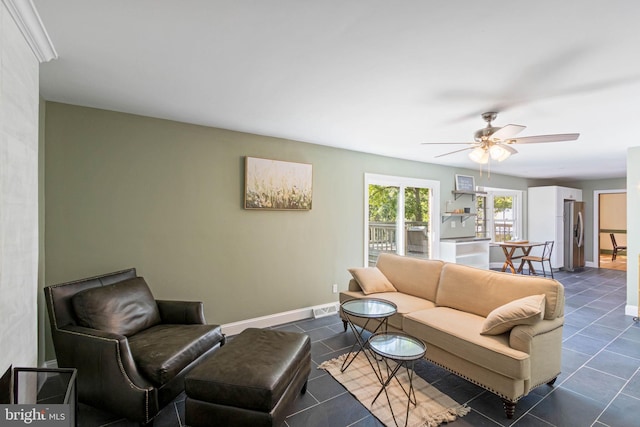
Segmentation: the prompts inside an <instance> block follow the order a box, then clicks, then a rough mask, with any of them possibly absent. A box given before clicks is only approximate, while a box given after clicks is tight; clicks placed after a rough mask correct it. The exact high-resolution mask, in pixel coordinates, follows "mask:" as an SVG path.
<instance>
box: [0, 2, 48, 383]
mask: <svg viewBox="0 0 640 427" xmlns="http://www.w3.org/2000/svg"><path fill="white" fill-rule="evenodd" d="M38 66H39V62H38V60H37V58H36V56H35V55H34V53H33V51H32V50H31V48H30V47H29V45H28V44H27V42H26V41H25V38H24V37H23V35H22V33H21V31H20V30H19V29H18V27H17V26H16V24H15V22H14V20H13V18H12V17H11V15H10V13H9V11H8V9H7V8H6V6H5V3H4V2H3V3H0V343H2V344H1V347H2V350H1V351H0V372H5V371H6V370H7V368H8V367H9V366H10V365H13V366H14V367H15V366H35V365H36V363H37V355H38V348H37V344H38V343H37V295H36V293H37V289H38V286H37V280H38V101H39V95H38Z"/></svg>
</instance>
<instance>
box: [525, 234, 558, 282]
mask: <svg viewBox="0 0 640 427" xmlns="http://www.w3.org/2000/svg"><path fill="white" fill-rule="evenodd" d="M553 243H554V242H553V240H547V241H546V242H544V248H543V249H542V255H540V256H535V255H527V256H523V257H522V258H521V262H523V263H525V262H526V263H527V264H529V274H531V273H533V274H534V275H535V274H536V271H535V270H534V269H533V266H532V264H531V263H532V262H539V263H540V265H542V274H543V275H544V277H547V271H546V270H545V268H544V263H545V262H547V263H548V264H549V272H550V273H551V278H554V277H553V267H551V253H552V252H553Z"/></svg>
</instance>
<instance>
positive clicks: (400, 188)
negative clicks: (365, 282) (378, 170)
mask: <svg viewBox="0 0 640 427" xmlns="http://www.w3.org/2000/svg"><path fill="white" fill-rule="evenodd" d="M439 190H440V186H439V183H438V182H435V181H430V180H421V179H415V178H403V177H392V176H385V175H374V174H365V194H366V199H365V242H364V243H365V245H364V246H365V259H366V260H367V265H369V266H374V265H375V264H376V261H377V258H378V255H379V254H380V253H383V252H387V253H394V254H398V255H404V256H408V257H413V258H422V259H430V258H434V257H437V255H438V245H437V244H436V242H437V240H436V239H437V236H439V235H440V231H439V221H438V217H439V203H438V201H439ZM434 220H435V221H434Z"/></svg>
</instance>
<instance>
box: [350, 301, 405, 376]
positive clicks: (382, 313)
mask: <svg viewBox="0 0 640 427" xmlns="http://www.w3.org/2000/svg"><path fill="white" fill-rule="evenodd" d="M340 308H341V310H342V312H343V313H344V315H345V318H346V320H347V323H348V324H349V327H350V328H351V330H352V331H353V334H354V336H355V338H356V342H354V343H353V345H352V346H351V350H350V351H349V353H347V357H346V358H345V359H344V362H343V363H342V368H341V369H340V370H341V371H342V372H344V371H345V370H346V369H347V368H348V367H349V365H351V362H353V361H354V360H355V358H356V357H357V356H358V354H360V353H361V352H362V351H363V350H365V348H366V345H367V342H366V341H365V339H364V337H363V334H364V332H365V331H367V330H370V329H369V323H370V322H371V321H374V322H378V323H377V325H376V326H375V328H372V329H373V331H372V333H374V334H375V333H376V332H378V331H379V330H380V329H381V328H382V329H383V330H384V331H386V330H387V324H388V320H389V317H390V316H393V315H394V314H396V313H397V311H398V307H397V306H396V305H395V304H394V303H392V302H391V301H387V300H383V299H379V298H359V299H352V300H349V301H345V302H343V303H342V304H341V305H340ZM354 318H361V319H366V320H365V322H364V325H363V326H362V328H361V329H360V330H358V328H357V327H356V325H355V324H354V323H353V320H354ZM356 349H357V351H355V352H354V350H356ZM364 354H365V356H367V360H368V359H369V356H368V355H367V352H366V351H364ZM369 364H370V365H371V367H372V368H373V363H371V360H369Z"/></svg>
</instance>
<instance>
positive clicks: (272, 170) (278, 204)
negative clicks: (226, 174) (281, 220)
mask: <svg viewBox="0 0 640 427" xmlns="http://www.w3.org/2000/svg"><path fill="white" fill-rule="evenodd" d="M312 184H313V171H312V165H310V164H306V163H292V162H284V161H280V160H269V159H260V158H256V157H246V158H245V191H244V208H245V209H274V210H310V209H311V199H312Z"/></svg>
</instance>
